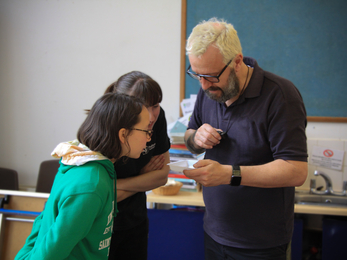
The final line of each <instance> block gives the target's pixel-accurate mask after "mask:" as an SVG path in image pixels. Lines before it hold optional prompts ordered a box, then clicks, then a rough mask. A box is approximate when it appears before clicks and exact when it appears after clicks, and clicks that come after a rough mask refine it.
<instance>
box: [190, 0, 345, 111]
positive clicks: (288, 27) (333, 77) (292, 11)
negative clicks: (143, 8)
mask: <svg viewBox="0 0 347 260" xmlns="http://www.w3.org/2000/svg"><path fill="white" fill-rule="evenodd" d="M186 2H187V6H186V12H187V17H186V38H188V36H189V34H190V33H191V31H192V29H193V27H194V26H195V25H196V24H198V23H199V22H200V21H202V20H208V19H209V18H211V17H217V18H220V19H224V20H226V21H227V22H229V23H231V24H233V25H234V27H235V29H236V30H237V32H238V35H239V37H240V40H241V44H242V48H243V55H244V56H250V57H253V58H255V59H256V60H257V62H258V64H259V66H260V67H262V68H263V69H264V70H268V71H271V72H273V73H275V74H277V75H280V76H282V77H284V78H287V79H289V80H291V81H292V82H293V83H294V84H295V85H296V87H297V88H298V89H299V91H300V92H301V94H302V96H303V99H304V103H305V106H306V110H307V115H308V116H312V117H315V116H318V117H347V65H346V62H347V50H346V49H347V1H346V0H242V1H241V0H213V1H212V0H186ZM186 64H187V65H188V64H189V61H188V59H187V58H186ZM185 78H186V79H185V97H186V98H187V97H189V96H190V94H196V93H197V92H198V90H199V87H200V86H199V83H198V82H197V81H194V80H193V79H191V78H190V77H185Z"/></svg>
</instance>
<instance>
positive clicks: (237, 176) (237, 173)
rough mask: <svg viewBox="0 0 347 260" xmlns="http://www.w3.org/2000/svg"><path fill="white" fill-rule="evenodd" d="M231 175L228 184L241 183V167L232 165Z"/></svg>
mask: <svg viewBox="0 0 347 260" xmlns="http://www.w3.org/2000/svg"><path fill="white" fill-rule="evenodd" d="M232 167H233V175H232V176H231V180H230V185H231V186H240V183H241V178H242V177H241V169H240V166H238V165H233V166H232Z"/></svg>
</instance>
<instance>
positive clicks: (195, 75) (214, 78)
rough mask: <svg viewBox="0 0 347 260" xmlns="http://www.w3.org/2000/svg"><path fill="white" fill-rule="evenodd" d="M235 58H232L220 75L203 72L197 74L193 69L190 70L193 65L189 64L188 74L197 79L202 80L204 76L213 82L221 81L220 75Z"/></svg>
mask: <svg viewBox="0 0 347 260" xmlns="http://www.w3.org/2000/svg"><path fill="white" fill-rule="evenodd" d="M232 60H233V59H231V60H230V61H229V62H228V63H227V65H225V67H224V68H223V69H222V71H221V72H220V73H219V74H218V76H211V75H202V74H197V73H195V72H193V71H189V69H190V67H191V65H189V67H188V69H187V74H188V75H189V76H191V77H192V78H193V79H196V80H201V78H204V79H206V80H207V81H209V82H212V83H218V82H219V77H220V76H221V75H222V73H223V72H224V71H225V69H226V68H227V67H228V66H229V64H230V63H231V62H232Z"/></svg>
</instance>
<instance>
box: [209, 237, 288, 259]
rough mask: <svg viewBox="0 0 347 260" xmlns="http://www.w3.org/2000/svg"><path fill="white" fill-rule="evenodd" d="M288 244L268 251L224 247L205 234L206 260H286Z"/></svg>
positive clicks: (267, 249)
mask: <svg viewBox="0 0 347 260" xmlns="http://www.w3.org/2000/svg"><path fill="white" fill-rule="evenodd" d="M287 247H288V244H285V245H281V246H277V247H273V248H266V249H244V248H234V247H229V246H223V245H221V244H219V243H217V242H216V241H214V240H213V239H212V238H211V237H210V236H209V235H207V234H206V233H205V260H222V259H223V260H226V259H228V260H234V259H235V260H255V259H256V260H286V254H287V252H286V251H287Z"/></svg>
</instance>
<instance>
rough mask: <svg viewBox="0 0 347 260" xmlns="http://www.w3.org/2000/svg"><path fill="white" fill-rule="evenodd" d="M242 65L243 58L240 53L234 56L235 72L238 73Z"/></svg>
mask: <svg viewBox="0 0 347 260" xmlns="http://www.w3.org/2000/svg"><path fill="white" fill-rule="evenodd" d="M242 63H243V56H242V54H241V53H239V54H236V56H235V58H234V69H235V72H238V71H239V70H240V69H241V67H242V66H241V65H242Z"/></svg>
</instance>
